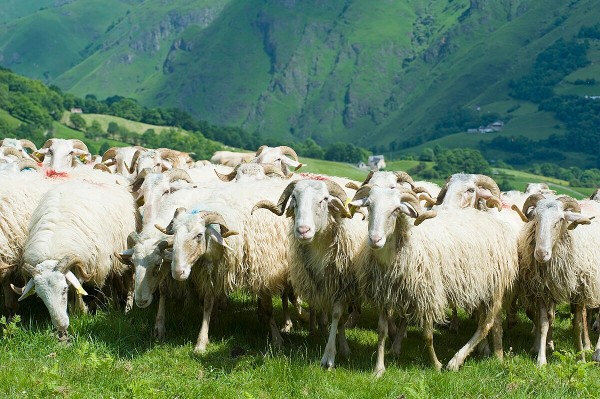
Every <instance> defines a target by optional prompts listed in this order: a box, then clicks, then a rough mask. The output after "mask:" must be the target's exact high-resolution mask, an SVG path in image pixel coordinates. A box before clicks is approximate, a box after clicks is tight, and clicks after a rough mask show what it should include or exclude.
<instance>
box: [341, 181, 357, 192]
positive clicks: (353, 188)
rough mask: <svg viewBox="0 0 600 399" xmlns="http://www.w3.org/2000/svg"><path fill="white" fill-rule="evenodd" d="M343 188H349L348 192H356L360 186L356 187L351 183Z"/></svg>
mask: <svg viewBox="0 0 600 399" xmlns="http://www.w3.org/2000/svg"><path fill="white" fill-rule="evenodd" d="M344 187H346V188H349V189H350V190H354V191H358V190H359V189H360V186H359V185H357V184H356V183H354V182H353V181H350V182H348V183H346V185H345V186H344Z"/></svg>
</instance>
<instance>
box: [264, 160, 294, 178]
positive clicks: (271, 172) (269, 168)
mask: <svg viewBox="0 0 600 399" xmlns="http://www.w3.org/2000/svg"><path fill="white" fill-rule="evenodd" d="M259 165H260V166H262V168H263V171H264V172H265V175H267V176H279V177H282V178H285V177H286V176H285V175H284V174H283V172H282V171H281V169H279V168H277V167H275V166H274V165H271V164H263V163H261V164H259ZM287 177H288V178H289V177H291V175H290V176H287Z"/></svg>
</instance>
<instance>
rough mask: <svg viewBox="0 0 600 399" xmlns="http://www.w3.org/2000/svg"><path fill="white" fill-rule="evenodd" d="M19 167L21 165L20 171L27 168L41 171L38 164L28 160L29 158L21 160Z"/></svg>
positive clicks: (18, 163)
mask: <svg viewBox="0 0 600 399" xmlns="http://www.w3.org/2000/svg"><path fill="white" fill-rule="evenodd" d="M17 165H19V170H23V169H27V168H29V169H35V170H37V171H39V170H40V167H39V165H38V164H37V162H35V161H34V160H32V159H27V158H24V159H21V160H19V162H17Z"/></svg>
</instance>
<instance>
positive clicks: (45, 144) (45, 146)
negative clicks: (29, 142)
mask: <svg viewBox="0 0 600 399" xmlns="http://www.w3.org/2000/svg"><path fill="white" fill-rule="evenodd" d="M53 142H54V139H48V140H46V142H45V143H44V145H43V146H42V148H50V147H52V143H53Z"/></svg>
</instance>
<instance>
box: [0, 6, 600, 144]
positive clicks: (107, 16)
mask: <svg viewBox="0 0 600 399" xmlns="http://www.w3.org/2000/svg"><path fill="white" fill-rule="evenodd" d="M13 3H14V4H13ZM11 4H12V5H13V6H14V7H15V8H17V9H18V10H16V11H14V12H11V13H10V15H12V19H10V20H8V18H9V16H8V15H7V16H6V18H7V22H6V24H5V25H4V26H0V63H2V64H4V65H6V66H8V67H10V68H13V69H15V70H16V71H17V72H21V73H26V74H28V75H29V76H33V77H37V78H41V79H44V80H45V81H47V82H49V83H54V84H57V85H59V86H60V87H62V88H63V89H65V90H69V91H71V92H73V93H75V94H77V95H80V96H84V95H86V94H88V93H94V94H96V95H97V96H98V97H99V98H103V97H106V96H112V95H115V94H117V95H123V96H131V97H135V98H137V99H139V100H140V101H141V102H143V103H144V104H146V105H160V106H165V107H173V106H174V107H180V108H182V109H184V110H186V111H189V112H190V113H192V114H193V115H194V116H196V117H199V118H200V119H203V120H207V121H209V122H210V123H214V124H219V125H227V126H236V125H237V126H239V125H242V126H243V127H244V128H246V129H247V130H248V131H259V132H260V133H262V134H263V135H265V136H266V137H276V138H279V139H284V140H291V139H300V140H302V139H304V138H305V137H313V138H314V139H316V140H317V141H318V142H319V143H320V144H327V143H331V142H334V141H338V140H350V141H352V142H353V143H355V144H358V145H361V146H364V147H371V146H373V145H378V146H381V145H384V146H387V145H388V144H389V143H390V142H392V141H396V142H402V141H404V140H405V139H408V138H411V137H416V136H419V135H421V134H422V133H423V132H424V131H427V130H428V129H431V127H432V126H433V124H434V123H435V122H437V121H439V120H440V118H443V117H444V115H445V114H446V112H447V111H448V109H449V108H452V107H455V106H457V105H465V104H466V105H468V106H471V107H481V109H482V112H488V111H489V110H495V111H494V112H499V113H500V115H501V116H502V117H503V118H508V117H511V118H512V119H511V120H510V121H509V123H508V125H507V130H506V134H524V135H526V136H527V137H531V138H543V137H546V136H547V135H549V134H552V133H556V132H561V129H563V128H564V127H558V128H557V129H555V126H556V125H559V124H558V123H556V121H555V120H554V119H553V117H552V116H551V115H549V114H547V113H538V112H537V111H534V110H532V109H531V107H530V106H528V105H527V104H521V109H520V110H518V111H514V112H512V113H510V112H508V111H507V110H508V109H511V107H512V105H509V103H510V102H511V101H512V100H511V99H510V97H509V96H508V91H509V89H508V82H509V81H510V80H511V79H518V78H519V77H521V76H523V75H524V74H525V73H526V72H527V71H528V69H529V68H530V66H531V64H532V62H533V60H535V57H536V56H537V54H539V52H540V51H542V50H543V49H545V48H546V47H548V46H549V45H551V44H552V43H553V42H555V41H556V40H557V39H559V38H562V37H564V38H570V37H573V36H574V35H575V34H577V32H578V30H579V29H580V27H581V26H582V25H594V24H595V23H596V22H597V21H598V17H599V15H598V13H599V11H598V8H597V7H596V5H597V4H596V2H595V1H593V0H580V1H574V2H563V1H560V0H550V1H547V2H538V1H533V0H519V1H516V2H515V1H512V0H500V1H489V0H478V1H470V0H455V1H447V2H446V1H440V2H423V1H417V0H411V1H408V2H388V1H384V0H377V1H373V2H369V3H368V4H366V3H363V2H359V1H356V0H351V1H343V0H334V1H330V2H325V3H324V2H321V1H318V0H310V1H304V2H280V1H278V0H267V1H258V0H249V1H241V0H194V1H185V2H184V1H182V0H176V1H171V2H164V1H162V0H148V1H144V2H131V1H126V0H111V1H110V3H109V4H108V5H107V4H106V2H100V1H99V0H93V1H85V2H84V1H83V0H74V1H70V2H55V3H53V4H51V5H47V7H46V8H44V9H41V10H37V9H34V8H33V7H32V6H31V4H30V2H23V3H22V4H21V3H16V2H11ZM83 27H84V28H83ZM50 31H51V32H52V35H44V34H43V32H50ZM36 38H39V39H36ZM23 49H27V51H24V50H23ZM598 54H599V50H598V45H597V44H593V46H592V48H591V50H590V58H591V60H592V61H594V60H596V59H597V58H598ZM596 64H597V62H593V63H592V64H591V65H590V66H588V67H586V68H583V69H582V70H579V71H576V72H574V73H573V74H571V75H570V76H568V77H566V78H565V79H564V81H563V82H562V83H561V85H560V87H559V88H557V92H558V93H559V94H560V93H576V94H592V93H594V92H595V90H596V88H594V87H589V86H575V85H574V84H572V83H570V82H573V81H574V80H576V79H580V78H587V77H593V76H598V69H597V65H596ZM598 80H600V78H599V79H598ZM507 105H508V106H507ZM505 106H506V107H505ZM504 107H505V108H504ZM530 111H531V112H530Z"/></svg>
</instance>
